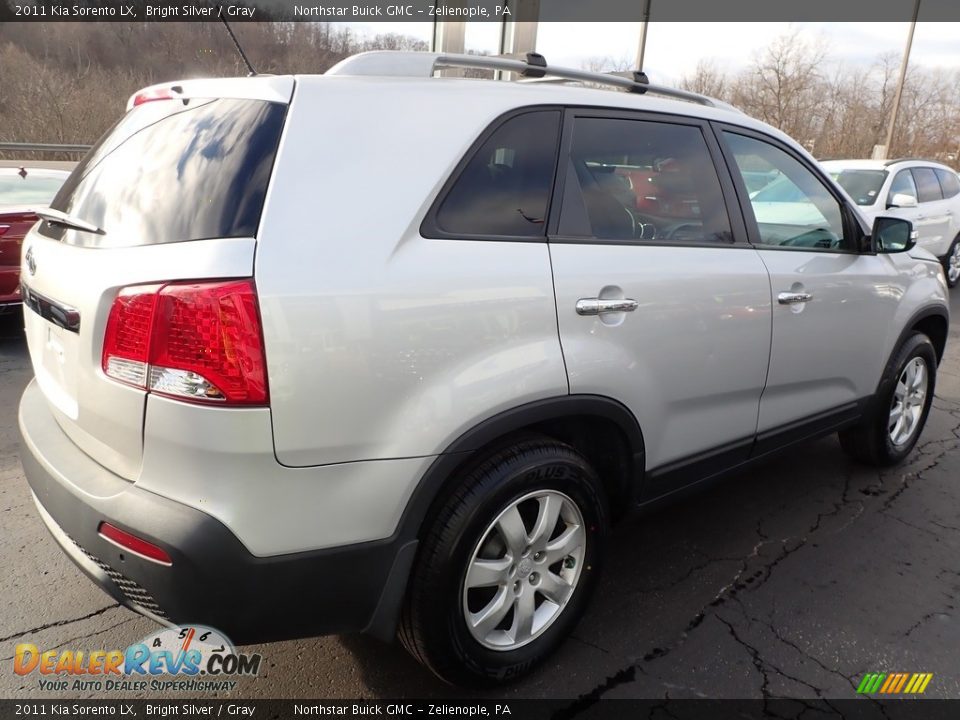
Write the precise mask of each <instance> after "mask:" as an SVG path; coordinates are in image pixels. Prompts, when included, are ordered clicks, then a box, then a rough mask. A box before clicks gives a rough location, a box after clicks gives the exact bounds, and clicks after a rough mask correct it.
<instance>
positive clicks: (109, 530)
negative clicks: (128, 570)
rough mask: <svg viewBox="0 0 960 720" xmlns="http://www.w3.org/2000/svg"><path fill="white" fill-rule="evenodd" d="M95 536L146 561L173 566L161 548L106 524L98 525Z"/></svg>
mask: <svg viewBox="0 0 960 720" xmlns="http://www.w3.org/2000/svg"><path fill="white" fill-rule="evenodd" d="M97 534H98V535H100V537H102V538H106V539H107V540H109V541H110V542H112V543H113V544H114V545H119V546H120V547H122V548H123V549H125V550H129V551H130V552H132V553H136V554H137V555H140V556H141V557H145V558H147V559H148V560H153V561H154V562H158V563H161V564H163V565H173V560H172V559H171V557H170V556H169V555H168V554H167V551H166V550H164V549H163V548H161V547H158V546H156V545H154V544H153V543H151V542H147V541H146V540H144V539H143V538H139V537H137V536H136V535H131V534H130V533H128V532H126V531H125V530H121V529H120V528H118V527H115V526H113V525H111V524H110V523H108V522H101V523H100V526H99V527H98V528H97Z"/></svg>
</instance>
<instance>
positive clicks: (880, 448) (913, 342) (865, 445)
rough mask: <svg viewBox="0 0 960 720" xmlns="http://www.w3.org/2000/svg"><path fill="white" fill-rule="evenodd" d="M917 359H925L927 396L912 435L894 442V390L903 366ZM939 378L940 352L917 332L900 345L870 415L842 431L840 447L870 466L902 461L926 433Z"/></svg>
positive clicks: (887, 464)
mask: <svg viewBox="0 0 960 720" xmlns="http://www.w3.org/2000/svg"><path fill="white" fill-rule="evenodd" d="M914 358H920V359H922V360H923V362H924V364H925V365H926V370H927V378H928V379H927V396H926V399H925V401H924V403H923V406H922V410H921V413H920V418H919V420H918V422H917V424H916V426H915V428H914V430H913V431H912V434H911V436H910V437H909V439H908V440H907V441H906V442H904V443H903V444H901V445H895V444H894V443H893V440H892V439H891V438H890V432H889V426H888V423H889V417H890V409H891V405H892V403H893V393H894V389H895V388H896V385H897V382H898V380H899V378H900V376H901V374H902V373H903V371H904V368H906V366H907V364H908V363H909V362H911V361H913V359H914ZM936 380H937V353H936V350H934V347H933V343H931V342H930V338H928V337H927V336H926V335H924V334H923V333H915V334H913V335H911V336H910V337H909V338H907V340H906V341H905V342H904V343H903V345H901V346H900V349H899V350H898V351H897V354H896V356H895V357H894V358H893V361H892V362H891V363H890V365H889V366H888V367H887V370H886V373H885V374H884V377H883V379H882V380H881V381H880V386H879V387H878V389H877V394H876V396H875V398H874V400H873V402H872V403H871V409H870V410H869V411H868V413H867V417H865V418H864V420H863V422H862V423H861V424H859V425H857V426H856V427H853V428H850V429H848V430H842V431H841V432H840V433H839V435H840V445H841V447H842V448H843V449H844V451H845V452H846V453H847V454H849V455H851V456H853V457H855V458H856V459H858V460H861V461H863V462H865V463H869V464H870V465H876V466H880V467H887V466H890V465H896V464H897V463H899V462H901V461H903V459H904V458H906V457H907V455H909V454H910V452H911V451H912V450H913V448H914V446H915V445H916V444H917V440H918V439H919V437H920V434H921V433H922V432H923V426H924V424H925V423H926V421H927V415H928V414H929V413H930V405H931V403H932V402H933V393H934V389H935V386H936Z"/></svg>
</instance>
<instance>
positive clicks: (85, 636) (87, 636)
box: [0, 615, 140, 662]
mask: <svg viewBox="0 0 960 720" xmlns="http://www.w3.org/2000/svg"><path fill="white" fill-rule="evenodd" d="M139 619H140V617H139V616H137V615H134V616H133V617H128V618H126V619H125V620H121V621H120V622H118V623H114V624H113V625H108V626H107V627H105V628H101V629H100V630H97V631H96V632H91V633H84V634H83V635H77V636H76V637H72V638H70V639H68V640H64V641H63V642H61V643H59V644H57V645H54V646H53V647H50V648H47V649H48V650H59V649H60V648H62V647H67V646H68V645H70V644H71V643H75V642H77V641H78V640H89V639H90V638H92V637H96V636H97V635H103V634H104V633H106V632H110V631H111V630H113V629H115V628H118V627H120V626H121V625H126V624H127V623H130V622H133V621H134V620H139ZM13 658H14V656H13V655H11V656H10V657H5V658H0V662H7V661H8V660H13Z"/></svg>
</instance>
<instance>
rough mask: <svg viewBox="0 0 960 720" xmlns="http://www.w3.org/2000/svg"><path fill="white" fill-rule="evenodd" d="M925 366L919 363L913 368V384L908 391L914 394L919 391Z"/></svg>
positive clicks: (922, 383) (924, 373)
mask: <svg viewBox="0 0 960 720" xmlns="http://www.w3.org/2000/svg"><path fill="white" fill-rule="evenodd" d="M925 375H926V366H925V365H924V364H923V363H922V362H921V363H919V364H917V365H914V366H913V383H912V384H911V385H910V389H911V390H913V391H914V392H916V391H918V390H920V388H922V387H923V385H924V382H925V380H926V378H925V377H924V376H925Z"/></svg>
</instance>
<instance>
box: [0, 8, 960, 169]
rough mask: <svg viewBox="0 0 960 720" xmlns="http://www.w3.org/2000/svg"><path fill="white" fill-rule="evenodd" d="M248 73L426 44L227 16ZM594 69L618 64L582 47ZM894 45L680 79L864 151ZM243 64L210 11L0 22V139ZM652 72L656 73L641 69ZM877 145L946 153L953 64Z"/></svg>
mask: <svg viewBox="0 0 960 720" xmlns="http://www.w3.org/2000/svg"><path fill="white" fill-rule="evenodd" d="M234 29H235V31H236V33H237V35H238V36H239V39H240V42H241V44H242V45H243V47H244V49H245V50H246V52H247V54H248V55H249V57H250V59H251V60H252V61H253V64H254V65H255V67H256V69H257V70H258V71H259V72H265V73H286V72H322V71H324V70H325V69H327V68H328V67H330V66H331V65H332V64H334V63H335V62H337V61H338V60H340V59H342V58H343V57H346V56H347V55H350V54H352V53H355V52H359V51H362V50H370V49H375V48H386V49H419V50H422V49H426V46H425V44H424V43H423V42H422V41H419V40H416V39H413V38H410V37H405V36H403V35H401V34H389V35H379V36H377V37H374V38H366V39H365V38H360V37H358V36H357V35H356V34H354V33H351V31H350V30H348V29H343V28H335V27H333V26H331V25H329V24H324V23H317V24H314V23H256V24H253V23H249V24H241V23H238V24H236V25H235V26H234ZM587 64H588V65H590V66H592V67H594V68H595V69H601V68H602V69H609V70H613V69H625V68H624V67H616V65H618V64H619V65H623V63H622V62H621V63H617V62H614V61H612V60H610V59H608V58H596V59H594V60H591V61H590V62H589V63H587ZM898 71H899V56H898V54H896V53H890V54H886V55H880V56H878V57H877V58H876V59H875V61H874V62H873V63H872V64H869V65H857V66H852V65H842V64H839V63H837V62H834V61H833V60H832V58H831V48H830V47H829V46H826V45H824V44H823V43H821V42H817V41H808V40H805V39H804V38H803V37H802V36H801V35H799V34H797V33H792V34H787V35H784V36H782V37H779V38H774V39H771V43H770V45H769V46H768V47H767V49H766V50H765V51H763V52H761V53H759V54H757V55H756V56H754V57H752V58H751V60H750V63H749V65H748V66H747V67H746V68H745V69H744V70H742V71H740V72H737V73H733V74H728V73H723V72H721V71H720V70H718V69H717V67H716V66H715V65H713V64H712V63H710V62H709V61H703V62H701V63H700V64H699V66H698V68H697V70H696V72H694V73H692V74H691V75H688V76H686V77H684V78H683V79H682V82H681V85H682V86H684V87H686V88H687V89H691V90H695V91H697V92H702V93H706V94H708V95H713V96H716V97H719V98H721V99H724V100H726V101H728V102H730V103H732V104H733V105H735V106H737V107H739V108H741V109H742V110H744V111H745V112H746V113H748V114H750V115H753V116H755V117H758V118H760V119H762V120H764V121H766V122H768V123H770V124H771V125H774V126H776V127H779V128H780V129H782V130H784V131H785V132H786V133H788V134H789V135H791V136H793V137H795V138H796V139H798V140H799V141H800V142H802V143H803V144H804V145H806V146H807V148H808V149H810V150H811V151H812V152H813V153H814V154H815V155H816V156H817V157H819V158H821V159H823V158H835V157H869V156H870V153H871V151H872V149H873V146H874V145H875V144H882V143H883V142H884V139H885V136H886V128H887V122H888V119H889V116H890V110H891V106H892V102H893V96H894V92H895V90H896V81H897V75H898ZM245 73H246V70H245V68H244V67H243V65H242V64H241V61H240V59H239V57H238V56H237V54H236V52H235V50H234V48H233V45H232V43H231V41H230V38H229V36H228V35H227V34H226V32H225V30H224V28H223V26H222V25H220V24H217V23H153V24H145V23H102V24H98V23H32V24H27V23H4V24H2V25H0V140H6V141H14V142H16V141H22V142H51V143H91V142H93V141H94V140H95V139H96V138H97V137H99V136H100V134H101V133H103V132H104V130H106V129H107V128H108V127H109V126H110V124H111V123H112V122H113V121H114V120H115V119H116V118H117V117H118V116H119V115H120V113H122V112H123V106H124V103H125V102H126V99H127V98H128V97H129V96H130V94H131V93H133V92H134V91H135V90H136V89H137V88H140V87H143V86H145V85H150V84H153V83H157V82H162V81H164V80H171V79H175V78H183V77H191V76H201V75H221V76H223V75H243V74H245ZM654 80H656V78H654ZM890 155H891V156H892V157H893V156H918V157H929V158H936V159H939V160H942V161H946V162H948V163H949V164H952V165H954V166H955V167H956V166H957V165H958V164H960V158H958V155H960V70H958V69H956V68H952V69H950V70H931V69H926V68H912V69H911V70H910V72H909V74H908V76H907V82H906V85H905V90H904V94H903V99H902V102H901V109H900V116H899V122H898V125H897V132H896V134H895V136H894V142H893V147H892V149H891V153H890Z"/></svg>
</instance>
